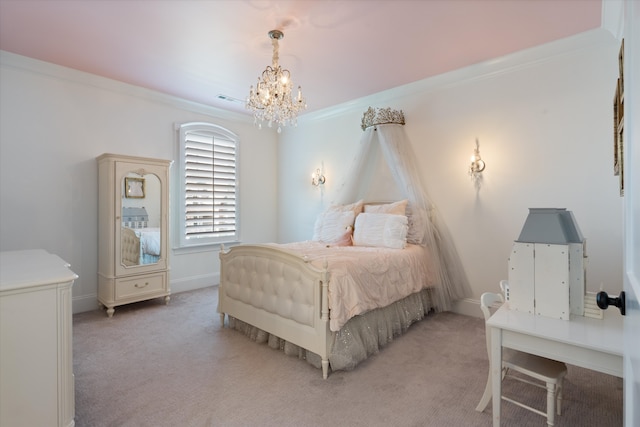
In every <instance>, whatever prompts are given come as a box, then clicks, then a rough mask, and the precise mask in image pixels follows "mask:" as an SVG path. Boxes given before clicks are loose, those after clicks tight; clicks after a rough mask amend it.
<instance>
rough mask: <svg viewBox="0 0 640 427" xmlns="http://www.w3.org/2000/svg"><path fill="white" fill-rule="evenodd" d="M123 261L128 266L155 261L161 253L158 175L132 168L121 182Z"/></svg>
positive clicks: (160, 206) (160, 191)
mask: <svg viewBox="0 0 640 427" xmlns="http://www.w3.org/2000/svg"><path fill="white" fill-rule="evenodd" d="M120 194H121V200H122V212H121V213H120V214H121V216H120V218H121V219H122V223H121V228H120V239H121V244H120V249H121V251H120V252H121V254H120V262H121V264H122V265H123V266H125V267H135V266H140V265H149V264H156V263H157V262H158V260H159V259H160V257H161V255H162V254H161V247H162V245H161V242H162V235H161V230H162V227H161V214H162V204H161V197H162V188H161V183H160V179H159V178H158V176H156V175H155V174H152V173H145V174H143V175H139V174H137V173H135V172H129V173H128V174H126V175H125V176H124V177H123V178H122V182H121V183H120Z"/></svg>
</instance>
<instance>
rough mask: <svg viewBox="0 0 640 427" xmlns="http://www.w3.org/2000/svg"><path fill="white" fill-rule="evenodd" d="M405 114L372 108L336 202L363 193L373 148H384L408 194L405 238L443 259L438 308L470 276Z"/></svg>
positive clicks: (447, 304) (464, 290) (463, 291)
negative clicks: (430, 191)
mask: <svg viewBox="0 0 640 427" xmlns="http://www.w3.org/2000/svg"><path fill="white" fill-rule="evenodd" d="M404 124H405V119H404V113H403V112H402V110H393V109H391V108H378V109H375V108H372V107H369V109H367V111H366V112H365V113H364V115H363V117H362V124H361V128H362V130H363V134H362V137H361V138H360V144H359V149H358V151H357V153H356V156H355V158H354V159H353V161H352V166H351V169H350V170H349V171H348V173H347V175H346V180H345V181H344V183H343V184H342V185H341V187H340V188H339V189H338V196H337V200H336V201H335V202H336V203H339V204H347V203H352V202H353V201H355V200H358V199H360V198H361V191H362V186H363V183H362V180H363V178H364V177H365V176H367V167H368V166H369V165H370V161H369V159H370V157H371V153H372V151H374V150H375V149H376V148H377V149H379V150H380V152H381V153H382V155H383V157H384V160H385V162H386V164H387V165H388V167H389V170H390V172H391V176H392V177H393V179H394V181H395V184H396V186H397V187H398V189H399V190H400V192H402V194H404V197H406V198H407V200H408V204H407V217H408V220H409V231H408V233H407V241H408V242H409V243H413V244H419V245H426V246H428V247H429V248H430V249H431V252H432V255H433V256H434V259H437V260H439V263H438V264H439V265H438V266H437V267H438V270H439V271H438V275H439V278H440V284H441V289H442V290H443V291H444V292H442V295H441V301H440V304H441V305H440V307H441V308H442V309H444V310H449V309H450V308H451V302H452V301H454V300H458V299H461V298H464V297H466V296H467V294H468V289H469V285H468V281H467V278H466V275H465V273H464V270H463V268H462V263H461V261H460V258H459V256H458V253H457V251H456V249H455V247H454V245H453V240H452V239H451V237H450V236H449V233H448V230H447V228H446V226H445V224H444V223H442V222H441V221H440V220H439V218H438V215H437V210H436V208H435V206H434V205H433V203H432V202H431V200H430V199H429V197H428V195H427V193H426V191H425V190H424V188H423V185H422V181H421V178H420V174H419V170H418V168H417V166H416V164H415V160H414V159H415V155H414V153H413V151H412V149H411V142H410V141H409V138H408V137H407V134H406V133H405V130H404Z"/></svg>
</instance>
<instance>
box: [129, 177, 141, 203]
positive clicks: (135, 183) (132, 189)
mask: <svg viewBox="0 0 640 427" xmlns="http://www.w3.org/2000/svg"><path fill="white" fill-rule="evenodd" d="M144 190H145V188H144V178H130V177H125V178H124V196H125V197H126V198H128V199H144Z"/></svg>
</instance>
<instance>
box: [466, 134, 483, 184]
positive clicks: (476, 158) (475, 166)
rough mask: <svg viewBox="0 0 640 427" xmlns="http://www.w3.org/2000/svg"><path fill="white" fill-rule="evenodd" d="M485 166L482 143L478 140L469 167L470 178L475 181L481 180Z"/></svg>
mask: <svg viewBox="0 0 640 427" xmlns="http://www.w3.org/2000/svg"><path fill="white" fill-rule="evenodd" d="M485 166H486V165H485V163H484V160H482V158H481V157H480V142H478V138H476V148H475V149H474V150H473V155H472V156H471V165H469V176H471V178H472V179H473V180H474V181H477V180H478V179H480V177H481V175H480V174H481V173H482V171H483V170H484V168H485Z"/></svg>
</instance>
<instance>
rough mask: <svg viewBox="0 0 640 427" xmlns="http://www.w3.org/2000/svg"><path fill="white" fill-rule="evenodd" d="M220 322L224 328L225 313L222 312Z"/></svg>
mask: <svg viewBox="0 0 640 427" xmlns="http://www.w3.org/2000/svg"><path fill="white" fill-rule="evenodd" d="M220 324H221V325H222V327H223V328H224V313H220Z"/></svg>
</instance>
